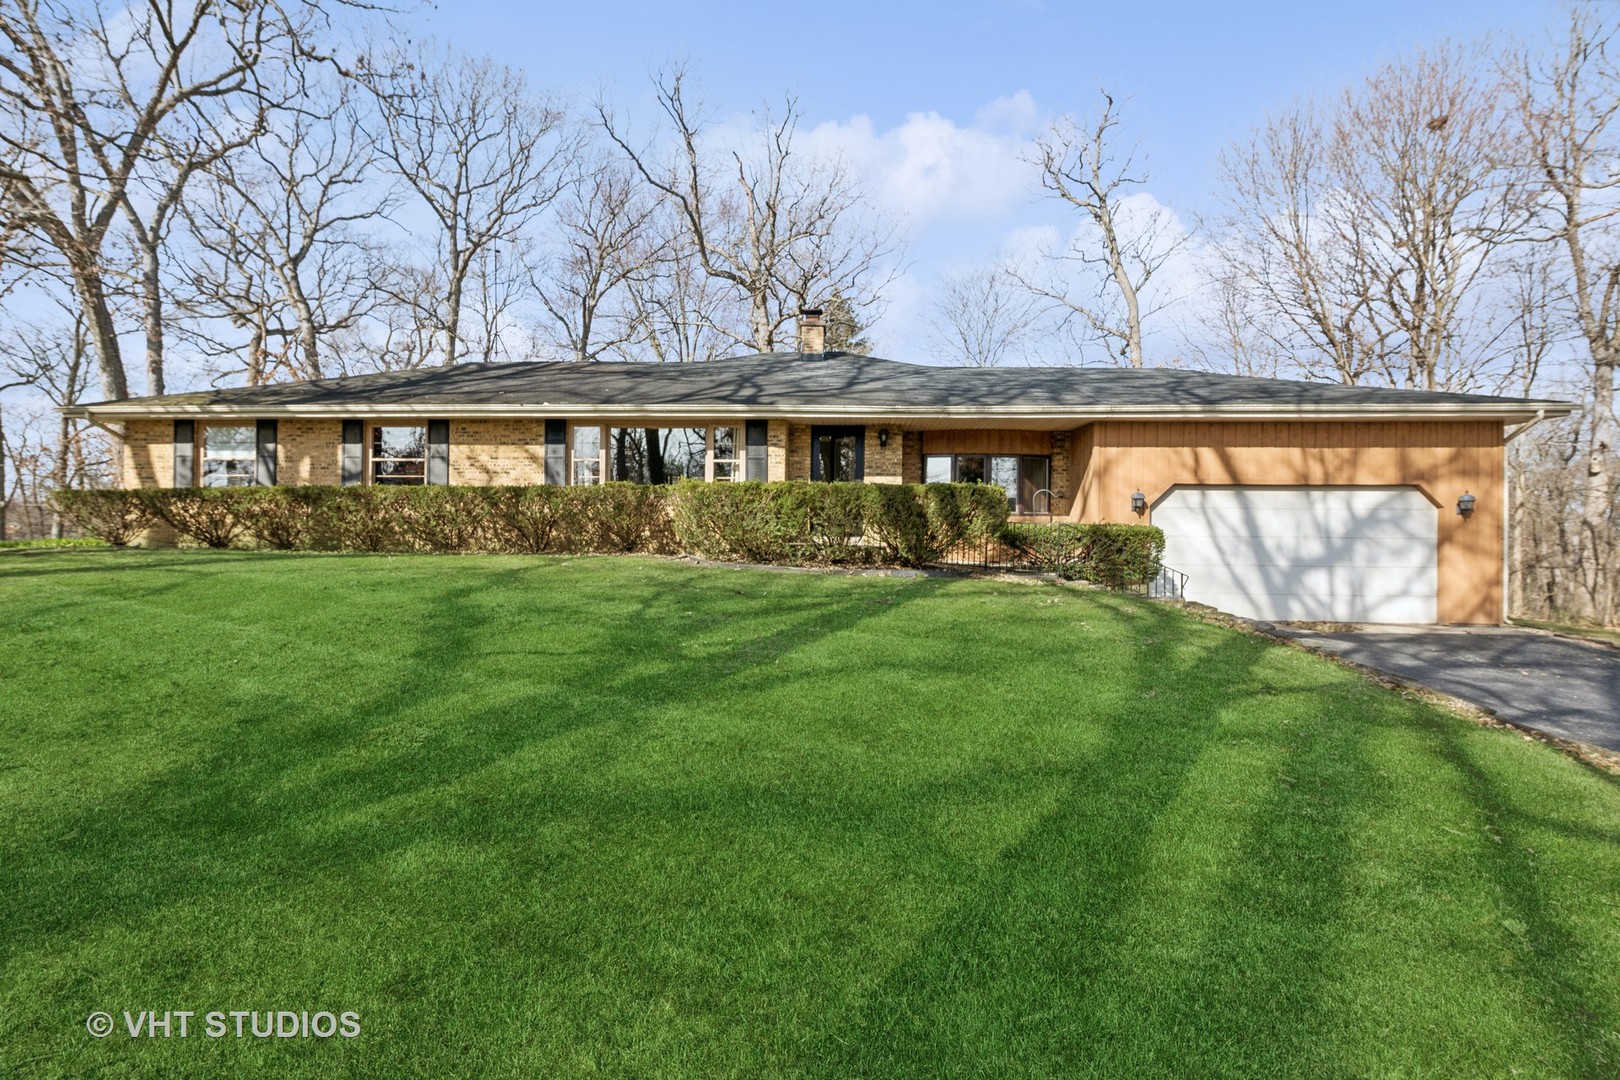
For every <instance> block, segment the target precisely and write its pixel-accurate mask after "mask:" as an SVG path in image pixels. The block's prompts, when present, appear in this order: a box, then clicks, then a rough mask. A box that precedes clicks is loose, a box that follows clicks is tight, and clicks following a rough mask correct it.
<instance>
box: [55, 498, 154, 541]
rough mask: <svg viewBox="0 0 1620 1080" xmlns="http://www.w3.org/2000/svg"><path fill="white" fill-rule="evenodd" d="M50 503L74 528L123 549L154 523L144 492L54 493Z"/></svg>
mask: <svg viewBox="0 0 1620 1080" xmlns="http://www.w3.org/2000/svg"><path fill="white" fill-rule="evenodd" d="M51 504H52V505H53V506H54V507H55V508H56V512H57V513H59V514H61V515H62V517H63V518H64V519H65V520H67V521H68V522H69V523H70V524H71V525H72V526H73V527H74V528H75V529H78V530H79V531H80V532H82V533H84V534H85V535H87V536H93V537H95V538H96V539H98V540H105V541H106V542H107V543H109V544H111V545H112V546H113V547H123V546H124V545H125V544H127V543H129V542H130V541H131V540H133V539H135V538H136V537H137V536H139V535H140V534H141V533H143V532H145V531H146V530H147V529H149V528H151V527H152V525H153V523H154V522H156V520H157V515H156V514H154V513H153V511H152V503H151V501H150V500H149V499H148V498H147V497H146V493H145V492H143V491H104V490H96V491H69V490H64V491H57V492H53V493H52V494H51Z"/></svg>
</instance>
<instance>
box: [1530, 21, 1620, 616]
mask: <svg viewBox="0 0 1620 1080" xmlns="http://www.w3.org/2000/svg"><path fill="white" fill-rule="evenodd" d="M1616 34H1617V27H1616V26H1615V24H1614V22H1613V20H1612V19H1610V20H1600V19H1598V18H1596V17H1594V16H1593V15H1591V14H1590V13H1589V12H1588V11H1586V10H1583V9H1576V10H1575V11H1574V12H1573V13H1572V14H1571V16H1570V21H1569V29H1568V34H1567V37H1566V38H1565V41H1564V42H1563V45H1562V48H1561V49H1559V50H1558V51H1557V52H1556V53H1555V54H1553V55H1551V56H1549V57H1547V58H1546V59H1544V60H1535V59H1531V58H1530V57H1525V58H1524V59H1523V60H1522V61H1521V64H1520V72H1519V83H1520V86H1519V92H1518V96H1519V115H1520V119H1521V120H1522V122H1523V130H1524V133H1525V135H1526V137H1527V140H1528V144H1529V157H1530V161H1531V163H1532V164H1533V166H1534V168H1535V169H1536V171H1537V172H1538V173H1539V175H1540V177H1541V179H1542V181H1543V182H1544V184H1545V185H1546V189H1547V199H1546V201H1545V205H1544V207H1543V216H1542V219H1541V220H1542V222H1543V223H1544V224H1545V226H1546V231H1545V234H1544V235H1545V237H1546V239H1548V240H1550V241H1552V242H1554V243H1555V244H1556V245H1558V247H1559V248H1561V249H1562V253H1563V256H1564V259H1563V262H1564V266H1563V270H1564V273H1565V275H1566V276H1567V281H1568V286H1567V293H1568V296H1567V303H1568V305H1569V308H1570V311H1571V314H1572V316H1573V320H1574V323H1575V326H1576V328H1577V330H1578V333H1579V339H1580V341H1581V343H1582V344H1583V345H1584V346H1585V351H1586V360H1587V363H1588V365H1589V380H1588V388H1587V393H1586V395H1585V396H1586V398H1587V402H1586V432H1585V451H1584V455H1583V456H1584V459H1585V462H1584V464H1585V475H1584V477H1583V478H1582V484H1581V492H1580V498H1579V503H1578V504H1579V520H1580V526H1581V528H1580V539H1579V542H1578V544H1577V545H1575V547H1576V553H1577V557H1578V564H1579V565H1580V566H1581V568H1582V573H1583V575H1584V579H1585V585H1586V591H1587V594H1588V599H1589V601H1590V603H1591V604H1592V606H1593V607H1594V608H1595V609H1598V610H1600V611H1601V610H1603V609H1607V612H1608V617H1609V618H1613V609H1614V592H1615V583H1614V581H1613V577H1612V573H1605V570H1609V571H1612V570H1613V569H1614V568H1613V567H1611V566H1609V565H1608V564H1610V563H1612V562H1613V561H1614V549H1615V548H1616V546H1617V545H1616V533H1617V531H1620V522H1617V520H1616V516H1617V511H1616V501H1617V499H1616V486H1617V484H1616V472H1617V470H1616V468H1615V454H1616V419H1615V412H1614V398H1615V372H1616V369H1617V367H1620V206H1617V205H1616V202H1615V195H1616V194H1617V193H1620V120H1617V117H1620V66H1617V64H1616V58H1615V57H1614V56H1613V55H1611V51H1610V50H1611V49H1613V48H1614V47H1615V45H1616V41H1617V37H1616Z"/></svg>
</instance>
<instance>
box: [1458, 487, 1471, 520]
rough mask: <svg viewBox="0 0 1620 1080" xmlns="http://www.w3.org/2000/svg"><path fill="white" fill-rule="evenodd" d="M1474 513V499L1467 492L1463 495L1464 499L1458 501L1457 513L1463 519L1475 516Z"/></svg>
mask: <svg viewBox="0 0 1620 1080" xmlns="http://www.w3.org/2000/svg"><path fill="white" fill-rule="evenodd" d="M1473 512H1474V497H1473V496H1472V495H1470V494H1469V493H1468V492H1466V491H1465V492H1463V493H1462V497H1461V498H1459V499H1458V500H1457V513H1459V514H1461V515H1462V516H1463V517H1469V516H1471V515H1472V514H1473Z"/></svg>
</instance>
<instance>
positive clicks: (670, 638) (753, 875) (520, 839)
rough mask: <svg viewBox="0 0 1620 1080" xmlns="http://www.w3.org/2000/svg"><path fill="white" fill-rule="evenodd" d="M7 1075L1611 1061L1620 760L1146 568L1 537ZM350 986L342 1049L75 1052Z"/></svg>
mask: <svg viewBox="0 0 1620 1080" xmlns="http://www.w3.org/2000/svg"><path fill="white" fill-rule="evenodd" d="M0 609H3V610H5V611H6V612H7V613H8V620H7V622H6V623H5V624H4V625H0V646H3V647H0V685H3V686H4V687H5V694H4V697H3V698H0V821H4V822H6V827H5V829H4V830H3V832H0V866H3V868H4V869H3V872H0V909H3V910H4V911H6V913H7V934H6V935H5V936H4V938H3V939H0V970H3V972H4V976H5V979H4V984H3V986H0V1069H4V1070H5V1071H6V1072H8V1073H9V1074H20V1075H39V1076H78V1075H84V1074H87V1073H95V1072H98V1071H106V1072H138V1073H142V1074H149V1075H175V1076H186V1075H194V1074H196V1073H197V1072H198V1071H201V1070H206V1071H210V1072H237V1071H257V1072H267V1071H268V1072H273V1073H275V1074H277V1075H286V1076H294V1077H298V1076H344V1075H367V1076H369V1075H379V1074H380V1075H392V1074H400V1075H445V1074H467V1073H478V1074H484V1075H510V1076H531V1075H537V1074H544V1075H556V1076H568V1075H590V1074H600V1073H607V1074H611V1075H648V1076H669V1077H679V1076H703V1077H710V1076H749V1077H753V1076H828V1077H832V1076H837V1077H848V1076H930V1077H933V1076H949V1075H1009V1076H1052V1075H1065V1076H1087V1075H1090V1076H1118V1075H1132V1076H1196V1077H1206V1076H1216V1077H1219V1076H1231V1077H1239V1076H1256V1075H1265V1076H1313V1077H1314V1076H1363V1075H1369V1074H1378V1075H1384V1074H1390V1075H1393V1074H1402V1075H1424V1076H1452V1075H1455V1076H1473V1075H1511V1074H1513V1073H1514V1072H1515V1071H1518V1072H1519V1073H1521V1074H1524V1075H1560V1076H1577V1077H1579V1076H1593V1077H1597V1076H1604V1075H1610V1074H1612V1072H1613V1069H1614V1062H1615V1061H1617V1060H1620V1035H1617V1034H1616V1032H1617V1030H1620V972H1617V969H1616V965H1614V963H1613V957H1614V956H1616V955H1620V938H1617V930H1616V928H1617V926H1620V919H1617V918H1616V915H1617V912H1620V907H1617V905H1620V835H1617V833H1620V829H1617V827H1616V824H1615V823H1616V822H1617V821H1620V786H1617V785H1616V784H1615V783H1614V781H1613V780H1612V779H1610V778H1607V777H1604V776H1601V775H1598V774H1596V773H1593V772H1591V771H1590V770H1587V769H1585V768H1584V767H1583V766H1581V765H1579V764H1578V763H1575V762H1572V761H1570V760H1569V759H1567V758H1564V757H1562V756H1560V755H1558V754H1556V753H1554V752H1552V751H1550V750H1548V749H1547V748H1546V747H1543V746H1540V745H1539V744H1529V743H1525V742H1524V741H1523V740H1520V739H1517V738H1515V737H1514V736H1512V735H1511V734H1509V733H1506V732H1500V731H1488V730H1483V729H1479V728H1475V727H1473V726H1471V725H1469V724H1467V723H1466V722H1464V721H1462V720H1460V719H1458V718H1456V717H1452V716H1449V715H1447V714H1443V713H1439V712H1436V711H1435V710H1433V709H1431V708H1429V707H1427V706H1425V705H1423V704H1422V703H1420V702H1415V701H1411V700H1407V699H1405V698H1403V697H1402V696H1401V695H1399V694H1396V693H1391V692H1389V691H1387V690H1384V689H1382V688H1379V687H1376V686H1374V685H1372V684H1370V683H1368V682H1366V681H1365V680H1363V679H1362V678H1361V677H1359V676H1357V675H1356V674H1355V673H1353V672H1349V671H1345V670H1341V669H1339V668H1336V667H1334V666H1333V665H1331V664H1329V663H1326V662H1324V661H1322V660H1319V659H1317V658H1314V657H1310V656H1307V655H1304V654H1301V653H1298V652H1295V651H1293V650H1288V649H1284V648H1279V647H1276V646H1273V645H1271V644H1269V643H1267V642H1264V641H1262V640H1259V639H1257V638H1253V637H1249V636H1246V635H1242V634H1238V633H1234V632H1231V631H1227V630H1224V629H1219V628H1216V627H1211V626H1206V625H1203V624H1201V623H1198V622H1195V621H1192V620H1189V619H1186V618H1184V617H1182V616H1180V615H1179V614H1177V613H1175V612H1174V611H1171V610H1169V609H1166V608H1162V607H1158V606H1155V605H1152V604H1147V603H1144V602H1141V601H1137V600H1133V599H1130V598H1124V597H1116V596H1111V595H1107V594H1094V593H1080V592H1074V591H1070V590H1062V589H1056V588H1047V587H1030V586H1025V585H1019V584H1009V583H1003V582H989V581H962V580H942V579H919V580H896V579H887V578H859V577H844V576H835V575H798V574H775V573H756V572H747V571H732V570H722V569H699V568H694V567H690V566H685V565H681V564H676V563H669V562H661V561H656V560H643V559H608V558H603V559H584V558H579V559H527V558H516V557H468V558H430V557H391V558H389V557H372V556H353V555H321V556H298V555H292V556H278V555H255V554H247V553H212V552H195V553H188V552H180V553H137V552H127V553H121V552H95V551H85V552H71V551H67V552H61V553H54V552H53V553H28V554H27V555H26V556H12V557H7V558H6V559H4V560H0ZM152 1007H156V1008H160V1009H161V1008H164V1007H169V1008H193V1007H204V1008H243V1009H252V1008H257V1009H269V1008H291V1009H304V1008H311V1009H313V1008H325V1007H337V1008H354V1009H356V1010H358V1011H360V1012H361V1013H362V1014H363V1016H364V1018H365V1025H364V1034H363V1036H362V1037H361V1038H360V1039H357V1040H352V1041H350V1040H332V1041H331V1042H317V1041H315V1040H298V1039H289V1040H255V1039H252V1038H249V1039H244V1040H241V1041H238V1040H236V1039H234V1038H232V1039H224V1040H207V1039H205V1040H202V1041H201V1042H195V1041H191V1040H187V1041H185V1042H181V1041H179V1040H169V1041H164V1040H154V1041H151V1042H147V1041H144V1040H131V1039H128V1038H127V1037H124V1038H122V1039H118V1038H108V1039H106V1040H97V1039H93V1038H91V1037H90V1036H89V1035H88V1034H87V1033H86V1032H85V1030H84V1023H85V1016H86V1015H87V1014H88V1013H89V1012H90V1011H91V1010H92V1009H96V1008H107V1009H110V1010H122V1009H124V1008H130V1009H141V1008H152Z"/></svg>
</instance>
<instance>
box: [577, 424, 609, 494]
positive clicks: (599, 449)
mask: <svg viewBox="0 0 1620 1080" xmlns="http://www.w3.org/2000/svg"><path fill="white" fill-rule="evenodd" d="M592 429H595V431H596V461H595V462H594V464H595V465H596V476H595V478H594V479H591V480H586V481H583V482H581V480H580V478H579V469H580V466H582V465H586V466H588V465H590V464H592V461H591V459H590V458H588V457H587V458H584V459H581V458H580V457H579V456H578V455H576V454H575V453H574V447H575V445H576V444H577V439H576V437H575V435H574V433H575V432H576V431H590V430H592ZM607 431H608V429H607V427H606V425H603V424H569V425H568V486H569V487H594V486H596V485H597V484H600V483H602V478H603V477H604V476H606V475H607V471H608V470H607V450H608V436H607Z"/></svg>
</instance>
